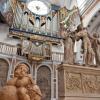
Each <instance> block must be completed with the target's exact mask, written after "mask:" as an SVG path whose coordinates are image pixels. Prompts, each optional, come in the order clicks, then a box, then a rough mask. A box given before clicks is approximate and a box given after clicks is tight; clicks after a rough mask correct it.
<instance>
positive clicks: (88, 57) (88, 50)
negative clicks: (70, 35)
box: [75, 28, 95, 66]
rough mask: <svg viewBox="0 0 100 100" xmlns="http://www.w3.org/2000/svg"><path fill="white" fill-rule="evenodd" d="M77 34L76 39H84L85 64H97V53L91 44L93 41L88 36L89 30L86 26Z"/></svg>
mask: <svg viewBox="0 0 100 100" xmlns="http://www.w3.org/2000/svg"><path fill="white" fill-rule="evenodd" d="M75 36H76V40H79V39H82V40H83V52H84V58H83V63H84V65H90V66H91V65H95V64H94V58H95V53H94V51H93V48H92V46H91V41H90V39H89V37H88V33H87V30H86V29H85V28H84V29H81V30H80V31H79V32H77V33H76V34H75Z"/></svg>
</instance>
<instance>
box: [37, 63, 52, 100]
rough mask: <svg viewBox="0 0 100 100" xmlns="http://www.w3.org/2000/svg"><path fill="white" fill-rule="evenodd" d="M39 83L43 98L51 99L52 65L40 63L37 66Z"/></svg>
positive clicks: (43, 99) (44, 99) (45, 99)
mask: <svg viewBox="0 0 100 100" xmlns="http://www.w3.org/2000/svg"><path fill="white" fill-rule="evenodd" d="M37 84H38V85H39V87H40V89H41V92H42V95H43V97H42V100H51V91H52V89H51V88H52V86H51V85H52V70H51V68H50V66H47V65H40V66H38V68H37Z"/></svg>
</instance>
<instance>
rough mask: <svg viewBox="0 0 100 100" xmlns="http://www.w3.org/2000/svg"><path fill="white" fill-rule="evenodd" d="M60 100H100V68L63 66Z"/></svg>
mask: <svg viewBox="0 0 100 100" xmlns="http://www.w3.org/2000/svg"><path fill="white" fill-rule="evenodd" d="M58 95H59V99H58V100H100V68H93V67H88V66H77V65H68V64H61V65H60V67H59V68H58Z"/></svg>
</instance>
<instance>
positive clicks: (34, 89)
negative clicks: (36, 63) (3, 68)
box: [0, 64, 42, 100]
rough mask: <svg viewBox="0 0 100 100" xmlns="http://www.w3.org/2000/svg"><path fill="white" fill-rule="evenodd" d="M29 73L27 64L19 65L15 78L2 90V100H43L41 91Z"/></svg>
mask: <svg viewBox="0 0 100 100" xmlns="http://www.w3.org/2000/svg"><path fill="white" fill-rule="evenodd" d="M28 72H29V68H28V67H27V66H26V65H25V64H20V65H18V66H17V67H16V69H15V71H14V78H12V79H11V80H9V81H8V82H7V85H6V86H4V87H3V88H2V89H1V91H0V100H41V97H42V94H41V91H40V89H39V87H38V86H37V85H36V83H35V81H34V80H33V79H32V77H31V75H30V74H28Z"/></svg>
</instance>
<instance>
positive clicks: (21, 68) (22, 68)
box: [14, 64, 28, 78]
mask: <svg viewBox="0 0 100 100" xmlns="http://www.w3.org/2000/svg"><path fill="white" fill-rule="evenodd" d="M27 74H28V67H27V65H25V64H20V65H18V67H17V68H16V69H15V72H14V76H15V77H20V78H21V77H24V76H27Z"/></svg>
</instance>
